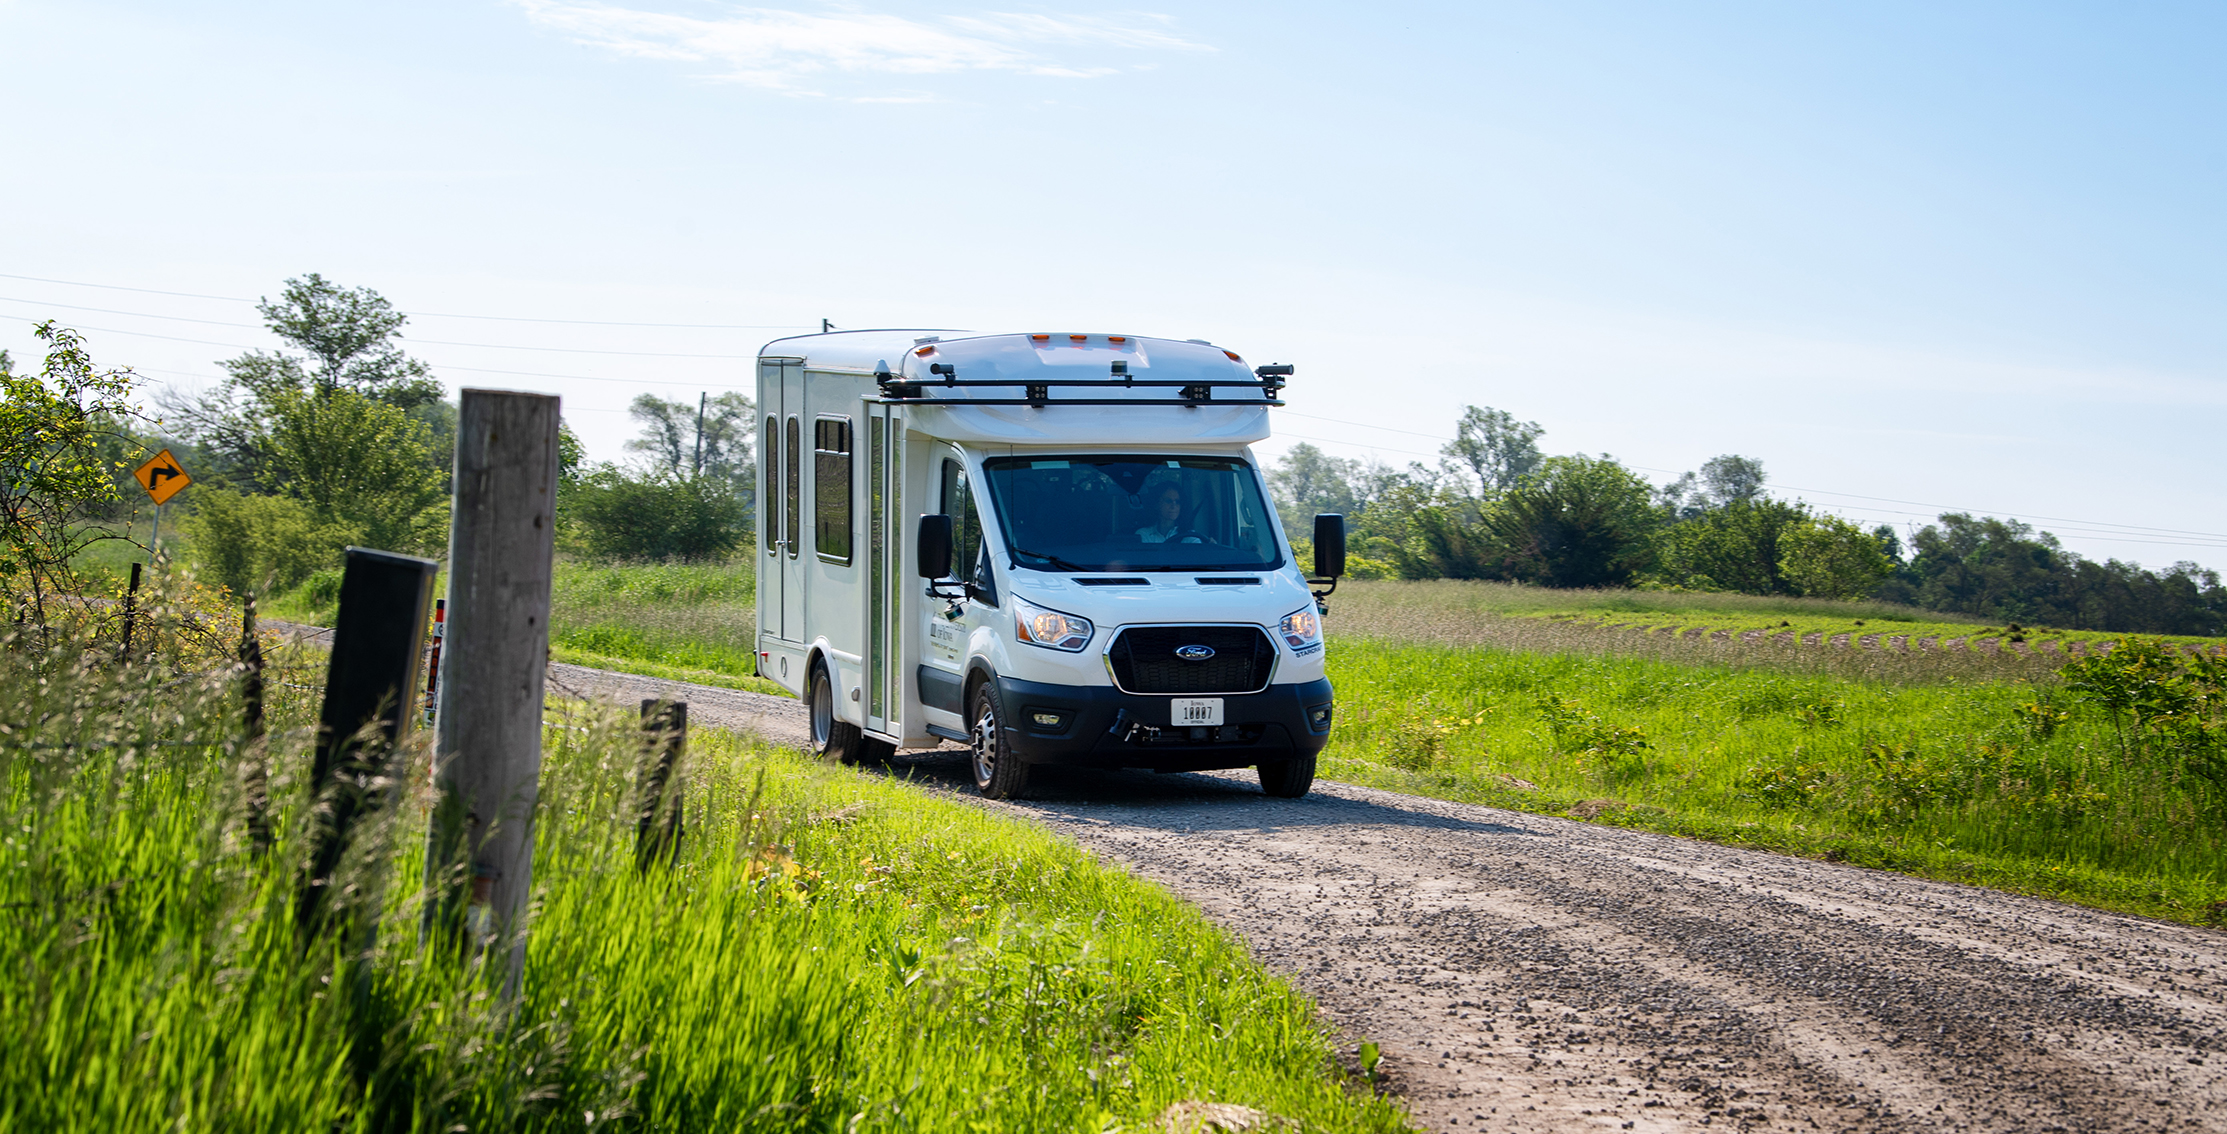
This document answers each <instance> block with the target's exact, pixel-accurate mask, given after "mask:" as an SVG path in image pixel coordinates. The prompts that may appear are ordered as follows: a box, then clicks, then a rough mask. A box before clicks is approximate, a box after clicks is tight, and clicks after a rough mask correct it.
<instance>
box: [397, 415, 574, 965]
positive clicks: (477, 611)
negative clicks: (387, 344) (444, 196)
mask: <svg viewBox="0 0 2227 1134" xmlns="http://www.w3.org/2000/svg"><path fill="white" fill-rule="evenodd" d="M559 405H560V403H559V401H558V399H556V398H554V397H550V396H548V395H545V394H524V393H515V392H511V391H507V390H465V391H463V398H462V405H461V407H460V411H459V413H458V415H457V416H458V422H457V431H456V473H455V478H454V479H455V484H456V500H455V504H454V510H453V517H454V518H453V521H452V524H453V526H452V527H451V529H450V534H449V578H448V610H447V613H448V626H447V634H446V640H445V646H446V648H445V649H444V650H443V651H442V652H443V653H444V654H445V655H446V656H445V657H444V658H443V666H442V668H443V669H444V670H445V672H444V673H442V674H441V685H440V693H439V697H440V709H439V711H438V713H437V714H436V716H435V718H434V719H435V721H436V728H435V750H434V772H433V779H434V785H435V787H436V789H437V790H438V791H439V793H440V799H439V802H438V803H437V804H436V805H435V808H434V813H433V823H432V827H431V829H430V830H429V831H428V833H427V847H426V877H427V879H428V882H429V884H430V885H432V886H433V887H434V888H435V893H434V895H433V897H434V900H433V901H430V902H428V903H427V905H426V919H427V921H428V923H429V928H432V929H434V930H435V931H436V932H439V933H445V934H454V933H459V932H460V933H462V934H464V935H465V940H466V941H467V942H468V943H469V944H470V946H471V947H472V948H478V949H487V950H489V951H491V952H493V951H498V950H506V951H507V952H508V953H509V955H510V956H509V965H508V971H507V975H506V976H505V978H504V980H503V985H502V987H503V992H504V994H505V995H506V996H509V997H513V998H514V997H515V996H516V995H517V993H518V988H519V980H520V977H521V975H522V973H523V971H524V966H525V960H526V936H525V928H526V927H525V924H524V921H525V915H526V903H527V899H528V898H529V897H530V896H531V894H532V893H533V845H534V806H535V803H536V801H537V798H538V796H537V792H538V788H539V784H540V780H541V699H542V679H543V676H544V675H545V673H546V672H547V668H548V664H549V591H550V585H551V582H552V574H553V570H554V563H553V560H554V557H555V553H556V493H557V415H558V409H559ZM506 947H507V949H506ZM491 968H492V966H491Z"/></svg>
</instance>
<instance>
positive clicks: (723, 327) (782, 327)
mask: <svg viewBox="0 0 2227 1134" xmlns="http://www.w3.org/2000/svg"><path fill="white" fill-rule="evenodd" d="M0 279H8V280H30V281H32V282H34V283H50V284H61V285H62V286H64V287H96V288H100V289H102V290H105V291H136V292H138V293H140V294H142V295H170V296H176V297H178V298H180V299H215V300H220V301H222V302H225V303H254V302H257V301H256V300H253V299H246V298H243V297H241V296H237V295H203V294H200V293H199V292H191V291H162V290H160V289H157V288H151V287H124V286H122V285H120V284H97V283H84V282H82V281H79V280H57V279H49V278H47V277H45V276H19V275H14V274H12V273H9V272H0ZM19 302H20V301H19ZM53 306H56V307H64V306H67V304H61V303H57V304H54V305H53ZM84 310H94V308H85V309H84ZM402 313H403V314H404V315H410V316H415V317H417V318H422V319H485V320H489V321H492V322H497V323H570V324H576V325H579V326H583V327H661V328H668V329H671V328H679V329H694V330H705V331H793V330H796V329H798V328H799V327H809V326H810V325H811V324H809V323H630V322H618V321H614V320H604V319H529V318H524V317H521V316H516V315H459V314H456V313H454V312H447V311H404V312H402ZM114 314H118V315H129V314H136V312H128V311H118V312H114ZM148 318H151V319H162V318H168V316H162V315H150V316H148ZM193 321H194V322H199V321H200V320H193ZM232 325H233V326H245V324H232Z"/></svg>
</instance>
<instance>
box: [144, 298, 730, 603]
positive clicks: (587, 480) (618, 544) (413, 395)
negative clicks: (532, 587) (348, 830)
mask: <svg viewBox="0 0 2227 1134" xmlns="http://www.w3.org/2000/svg"><path fill="white" fill-rule="evenodd" d="M258 310H259V311H260V312H261V314H262V316H263V320H264V324H265V326H266V327H268V329H269V330H270V332H271V333H272V334H273V335H274V336H276V337H277V338H278V340H279V341H280V342H281V343H282V344H284V348H291V349H280V350H277V351H270V352H265V351H249V352H248V353H246V354H243V355H241V356H239V357H237V358H232V359H226V360H224V361H221V362H219V363H218V364H217V365H218V366H219V367H221V368H222V369H223V370H224V372H225V379H224V381H223V382H221V383H220V384H218V385H217V386H216V387H215V388H213V389H210V390H206V391H200V392H183V391H175V390H173V391H170V392H169V393H167V394H165V395H164V396H163V397H162V398H161V399H160V401H161V405H162V409H163V417H162V420H161V422H160V423H159V425H158V424H156V423H152V422H141V423H136V424H139V425H140V426H141V429H140V431H139V433H138V437H137V439H138V440H139V441H140V442H141V443H142V444H143V445H144V446H146V447H149V448H151V447H155V446H168V447H170V448H172V449H173V450H175V451H177V453H178V455H179V456H180V458H181V459H183V460H184V461H185V463H186V465H187V468H188V470H189V471H190V472H191V473H192V474H193V476H194V479H195V485H194V487H193V489H192V491H190V492H188V493H185V494H183V495H181V496H180V497H179V498H178V499H177V500H176V501H175V502H174V503H173V505H172V506H171V507H172V509H173V511H174V512H180V511H182V512H183V513H184V515H182V516H181V517H179V524H178V527H177V528H176V529H175V530H177V531H178V532H179V533H180V534H181V535H182V536H183V537H184V538H185V542H186V545H187V554H188V556H189V557H190V558H191V560H192V561H193V562H194V563H195V565H196V566H197V567H198V568H199V569H200V571H201V573H202V576H203V577H204V578H205V579H207V580H209V581H212V582H217V583H221V584H223V585H225V586H228V587H230V588H232V589H233V590H234V591H236V592H245V591H257V592H270V591H283V590H289V589H292V588H295V587H298V586H301V585H303V584H304V583H305V582H309V581H311V580H312V579H315V578H317V577H319V576H321V575H322V576H323V577H324V581H325V582H326V583H329V584H330V585H334V586H337V580H338V576H337V573H336V569H337V568H338V566H339V563H340V557H341V550H342V549H343V548H345V547H347V546H349V545H351V544H355V545H361V546H367V547H378V548H382V549H386V550H390V551H403V552H411V553H416V554H421V555H427V556H433V557H439V556H441V555H442V554H444V553H445V551H446V544H447V539H448V519H449V517H448V509H449V497H450V484H449V477H450V470H451V467H452V465H453V464H454V454H455V445H456V406H455V403H453V402H451V401H448V400H446V399H445V398H444V396H443V391H442V388H441V384H440V383H439V382H438V381H436V380H435V379H434V378H433V376H432V373H431V371H430V369H429V368H428V367H427V366H426V364H425V363H424V362H422V361H420V360H418V359H414V358H411V357H409V356H408V355H407V354H406V353H405V352H404V351H403V349H402V341H401V340H402V335H401V331H402V327H403V326H404V324H405V323H406V322H407V321H408V320H407V317H406V316H404V315H403V314H402V313H401V312H399V311H396V310H395V309H394V307H393V305H392V304H391V303H389V302H388V301H387V299H386V298H385V297H383V296H381V295H380V294H379V293H378V292H376V291H373V290H372V289H370V288H361V287H359V288H346V287H341V286H339V285H337V284H334V283H332V282H330V281H328V280H326V279H324V278H323V277H322V276H319V275H317V274H315V273H311V274H310V275H307V276H304V277H302V278H300V279H291V280H288V281H286V286H285V288H284V289H283V290H282V291H281V292H280V295H279V298H278V299H277V300H275V301H273V300H268V299H266V300H264V301H262V302H261V303H260V304H258ZM631 412H632V413H633V415H634V416H635V418H636V419H637V420H638V421H640V422H641V423H642V425H643V436H642V438H641V439H639V440H637V441H635V442H631V443H630V444H629V446H628V447H629V448H630V449H631V450H634V451H635V452H637V453H639V454H640V456H639V457H638V458H637V459H635V460H633V461H631V462H629V463H627V464H624V465H619V464H593V465H591V464H588V463H587V462H586V461H585V460H584V459H583V455H582V450H581V446H580V443H579V441H578V439H577V438H576V437H574V436H573V434H572V431H571V429H570V427H569V426H567V427H565V428H563V430H562V432H561V435H560V438H559V443H560V459H561V470H560V478H561V479H560V484H559V489H558V502H557V512H558V538H559V545H560V547H561V548H563V549H565V550H568V551H571V552H573V553H576V554H582V555H587V556H592V557H596V558H605V559H663V558H673V557H687V558H704V557H715V556H719V555H723V554H726V553H728V552H731V551H732V550H734V549H735V548H736V547H739V546H741V545H743V544H744V543H745V542H746V541H747V540H748V539H749V528H750V516H751V509H752V495H751V494H752V492H753V490H754V486H755V472H754V466H753V464H752V462H751V459H750V446H749V440H748V438H749V432H750V427H751V418H752V409H751V404H750V400H749V399H748V398H745V397H742V396H741V395H739V394H728V395H723V396H721V397H719V398H716V399H714V398H708V397H707V398H705V399H704V400H702V401H700V402H698V403H696V404H688V403H682V402H669V401H665V400H663V399H660V398H657V397H655V396H653V395H647V394H645V395H643V396H641V397H639V398H637V399H635V402H634V405H633V407H632V410H631ZM133 498H135V497H134V496H133V494H132V493H125V494H123V499H127V500H128V499H133Z"/></svg>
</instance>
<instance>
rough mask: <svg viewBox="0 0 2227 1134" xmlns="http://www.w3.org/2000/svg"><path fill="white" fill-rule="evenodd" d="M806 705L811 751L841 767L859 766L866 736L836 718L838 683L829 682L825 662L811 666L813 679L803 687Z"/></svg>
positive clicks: (818, 662) (814, 662) (823, 660)
mask: <svg viewBox="0 0 2227 1134" xmlns="http://www.w3.org/2000/svg"><path fill="white" fill-rule="evenodd" d="M804 703H805V705H806V706H808V707H809V708H810V709H811V712H812V751H814V752H817V753H819V754H820V755H821V756H822V757H824V758H827V759H831V760H834V761H836V762H837V763H840V764H856V763H858V758H859V756H860V755H861V754H862V753H863V752H864V750H865V748H866V734H865V733H864V732H862V731H860V730H859V727H858V726H857V725H854V724H851V723H849V722H848V721H844V720H842V719H841V718H839V717H837V716H836V715H835V683H834V682H833V681H830V680H829V679H828V676H827V661H826V659H824V658H820V659H815V660H814V661H813V662H812V678H811V680H810V681H807V682H806V683H805V685H804Z"/></svg>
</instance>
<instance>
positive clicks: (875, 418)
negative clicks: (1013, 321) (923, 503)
mask: <svg viewBox="0 0 2227 1134" xmlns="http://www.w3.org/2000/svg"><path fill="white" fill-rule="evenodd" d="M865 482H866V483H865V493H866V508H865V513H866V594H865V599H866V678H865V687H866V714H865V715H866V727H867V729H868V730H869V731H872V732H879V733H883V734H886V735H889V736H894V737H899V738H902V737H903V736H904V735H905V689H906V681H907V674H906V673H905V638H906V634H905V618H906V613H907V611H908V610H909V606H908V604H907V603H906V601H905V599H906V596H907V595H908V594H909V593H910V588H911V587H913V586H914V585H916V584H917V580H916V579H915V578H914V575H913V571H912V566H913V565H912V563H911V549H910V548H909V547H907V546H906V541H905V533H906V532H907V531H908V530H909V527H908V525H907V524H906V522H905V521H906V519H907V518H908V517H909V516H910V515H911V514H912V513H913V512H915V511H917V509H913V508H908V507H907V506H906V504H905V411H904V408H903V407H902V406H892V405H884V404H882V403H880V402H873V401H869V402H867V403H866V477H865Z"/></svg>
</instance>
